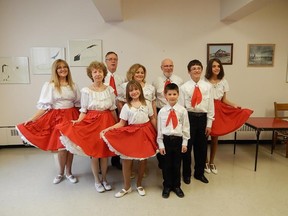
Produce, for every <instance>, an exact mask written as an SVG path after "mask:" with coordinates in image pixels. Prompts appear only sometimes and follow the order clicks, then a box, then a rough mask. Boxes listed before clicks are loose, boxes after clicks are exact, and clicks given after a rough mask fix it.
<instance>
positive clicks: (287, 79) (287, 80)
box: [286, 59, 288, 83]
mask: <svg viewBox="0 0 288 216" xmlns="http://www.w3.org/2000/svg"><path fill="white" fill-rule="evenodd" d="M286 82H287V83H288V59H287V68H286Z"/></svg>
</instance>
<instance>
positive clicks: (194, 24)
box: [0, 0, 288, 139]
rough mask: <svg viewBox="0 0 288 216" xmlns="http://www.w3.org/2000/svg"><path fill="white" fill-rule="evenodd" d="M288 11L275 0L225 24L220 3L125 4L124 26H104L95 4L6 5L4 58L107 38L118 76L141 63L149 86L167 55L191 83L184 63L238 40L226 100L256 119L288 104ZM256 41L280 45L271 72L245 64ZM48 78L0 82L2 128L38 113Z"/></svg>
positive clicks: (0, 34)
mask: <svg viewBox="0 0 288 216" xmlns="http://www.w3.org/2000/svg"><path fill="white" fill-rule="evenodd" d="M175 2H177V4H176V3H175ZM287 8H288V1H286V0H276V1H274V3H273V4H272V3H271V4H269V5H268V6H266V7H264V8H262V9H260V10H259V11H256V12H254V13H252V14H251V15H248V16H247V17H245V18H243V19H241V20H240V21H237V22H234V23H231V24H225V23H222V22H221V21H220V0H201V1H198V0H179V1H173V0H157V1H156V0H142V1H135V0H123V13H124V21H123V22H115V23H105V22H104V21H103V19H102V17H101V16H100V15H99V13H98V11H97V10H96V8H95V6H94V4H93V3H92V1H91V0H81V1H76V0H60V1H59V0H50V1H44V0H1V1H0V27H1V30H0V56H1V57H7V56H19V57H20V56H28V57H29V56H30V48H31V47H49V46H50V47H55V46H57V47H59V46H60V47H65V48H68V47H67V44H68V43H67V42H68V40H70V39H102V40H103V54H105V53H106V52H107V51H110V50H114V51H116V52H117V53H118V54H119V71H118V73H121V74H122V75H123V76H125V73H126V71H127V69H128V68H129V66H130V65H132V64H133V63H136V62H138V63H141V64H143V65H145V66H146V67H147V70H148V81H149V82H151V81H152V80H153V78H155V77H156V76H158V75H159V74H160V73H161V71H160V62H161V60H162V59H163V58H165V57H170V58H172V59H173V60H174V64H175V73H177V74H178V75H180V76H181V77H182V78H184V79H189V77H188V74H187V69H186V65H187V63H188V62H189V61H190V60H192V59H194V58H197V59H199V60H201V61H202V62H203V64H204V65H205V64H206V45H207V43H233V44H234V58H233V65H225V67H224V69H225V72H226V78H227V80H228V82H229V84H230V88H231V91H230V92H229V94H228V97H229V99H230V100H231V101H234V102H236V103H238V104H239V105H242V106H243V107H249V108H251V109H253V110H254V113H253V116H273V102H274V101H282V102H287V101H288V98H287V92H288V83H286V70H287V60H288V57H287V54H288V40H287V38H288V28H287V26H288V14H287ZM251 43H274V44H276V50H275V62H274V67H268V68H263V67H259V68H255V67H247V44H251ZM67 59H68V58H67ZM71 70H72V73H73V78H74V80H75V81H76V82H77V83H78V85H79V86H80V87H81V88H82V87H83V86H86V85H88V84H89V83H90V80H89V79H88V77H87V76H86V72H85V67H71ZM49 78H50V76H49V75H33V74H31V72H30V80H31V82H30V84H0V97H1V112H0V125H14V124H17V123H19V122H23V121H25V120H26V119H27V118H28V117H30V116H31V115H32V114H34V112H35V111H36V107H35V105H36V102H37V100H38V97H39V94H40V89H41V86H42V85H43V83H44V82H45V81H48V80H49ZM226 138H229V139H230V135H229V136H226Z"/></svg>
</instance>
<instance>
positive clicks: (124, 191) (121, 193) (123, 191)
mask: <svg viewBox="0 0 288 216" xmlns="http://www.w3.org/2000/svg"><path fill="white" fill-rule="evenodd" d="M131 192H132V188H131V187H130V188H129V189H128V190H125V189H122V190H121V191H119V192H118V193H116V194H115V197H116V198H120V197H123V196H124V195H126V194H128V193H131Z"/></svg>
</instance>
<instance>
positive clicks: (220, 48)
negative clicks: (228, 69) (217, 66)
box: [207, 43, 233, 65]
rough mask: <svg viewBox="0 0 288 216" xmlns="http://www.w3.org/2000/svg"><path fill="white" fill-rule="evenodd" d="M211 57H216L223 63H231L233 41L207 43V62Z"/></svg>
mask: <svg viewBox="0 0 288 216" xmlns="http://www.w3.org/2000/svg"><path fill="white" fill-rule="evenodd" d="M212 58H218V59H219V60H220V61H221V62H222V64H223V65H232V63H233V43H209V44H207V63H208V61H209V60H210V59H212Z"/></svg>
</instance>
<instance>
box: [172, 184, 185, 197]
mask: <svg viewBox="0 0 288 216" xmlns="http://www.w3.org/2000/svg"><path fill="white" fill-rule="evenodd" d="M173 191H174V192H175V194H176V195H177V196H178V197H180V198H183V197H184V193H183V191H182V190H181V188H180V187H176V188H174V189H173Z"/></svg>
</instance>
